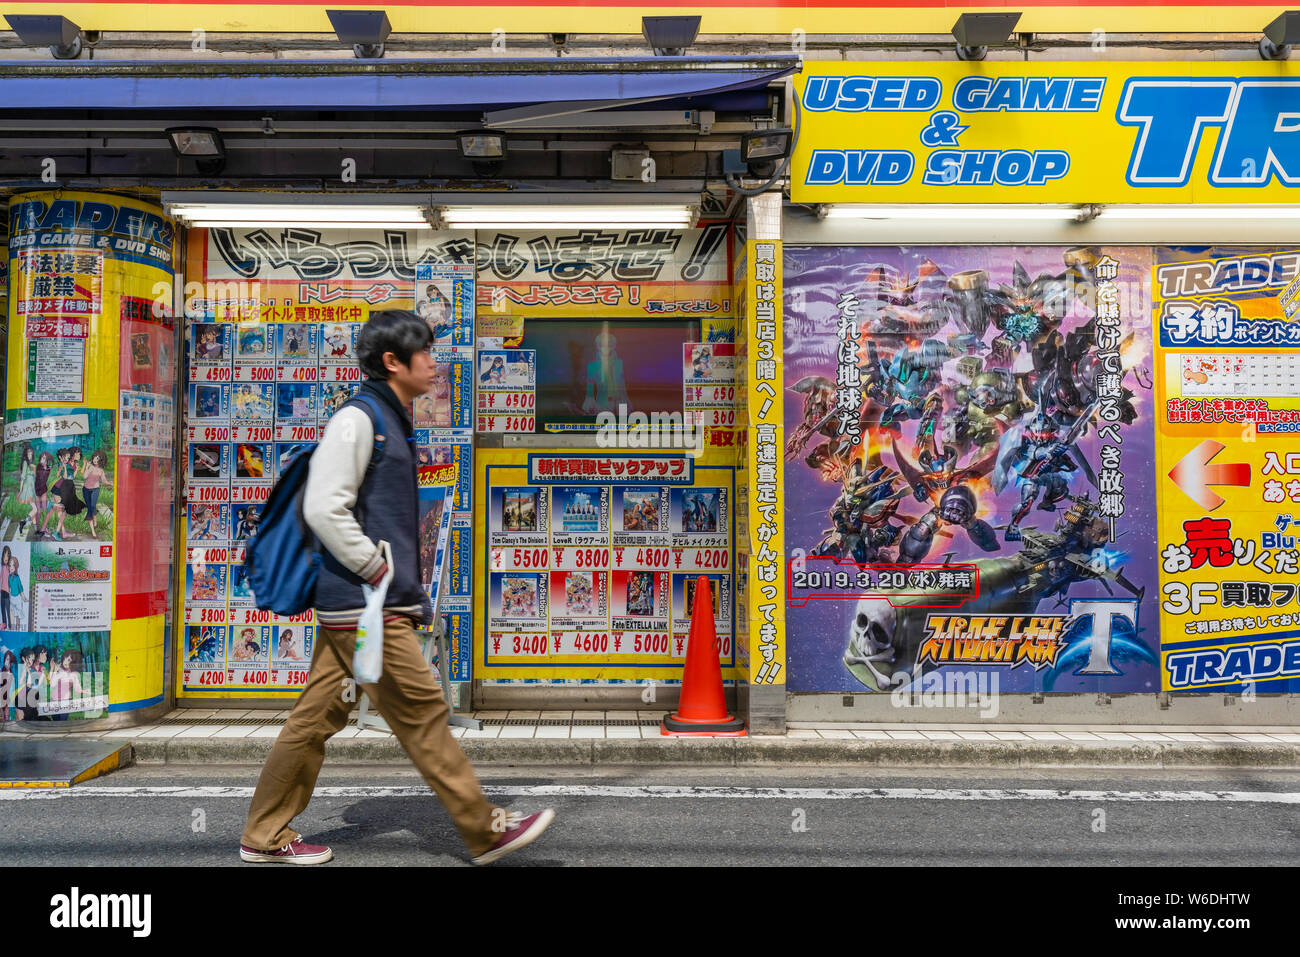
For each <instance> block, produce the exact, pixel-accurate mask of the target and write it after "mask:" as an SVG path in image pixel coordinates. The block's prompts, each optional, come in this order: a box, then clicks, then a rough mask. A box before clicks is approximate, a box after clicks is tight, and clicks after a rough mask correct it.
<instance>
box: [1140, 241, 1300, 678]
mask: <svg viewBox="0 0 1300 957" xmlns="http://www.w3.org/2000/svg"><path fill="white" fill-rule="evenodd" d="M1154 269H1155V275H1154V280H1155V281H1154V282H1153V283H1152V290H1153V297H1154V303H1153V308H1154V310H1155V313H1154V314H1155V317H1156V328H1157V330H1158V337H1157V343H1156V370H1155V371H1156V395H1157V398H1158V401H1157V409H1158V414H1157V418H1156V422H1157V442H1156V475H1157V480H1158V483H1159V484H1158V495H1159V505H1160V508H1159V513H1160V519H1159V529H1158V532H1159V543H1158V544H1159V556H1160V562H1161V573H1160V587H1161V614H1160V623H1161V629H1160V631H1161V671H1162V687H1163V689H1164V690H1166V691H1174V692H1178V691H1184V692H1186V691H1199V692H1207V691H1214V692H1225V691H1226V692H1229V693H1244V692H1245V691H1247V690H1250V689H1258V690H1259V691H1260V692H1262V693H1278V692H1295V691H1297V690H1300V551H1298V550H1297V535H1300V451H1298V449H1300V446H1298V445H1297V442H1296V436H1297V433H1300V323H1297V322H1296V321H1295V318H1296V299H1295V297H1296V292H1297V289H1298V288H1300V282H1298V281H1297V279H1296V276H1297V272H1298V270H1300V250H1275V249H1258V248H1250V249H1222V250H1220V249H1209V250H1195V251H1191V250H1180V249H1160V250H1157V258H1156V265H1155V267H1154Z"/></svg>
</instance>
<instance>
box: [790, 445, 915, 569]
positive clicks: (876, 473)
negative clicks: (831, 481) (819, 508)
mask: <svg viewBox="0 0 1300 957" xmlns="http://www.w3.org/2000/svg"><path fill="white" fill-rule="evenodd" d="M900 477H901V476H899V474H898V473H897V472H894V473H890V472H889V469H887V468H886V467H885V466H883V465H882V466H881V467H880V468H878V469H874V470H873V471H871V472H869V473H866V474H864V473H863V468H862V463H861V462H854V463H853V464H852V465H851V466H850V467H849V470H848V472H846V473H845V474H844V477H843V479H842V482H843V491H842V492H841V493H840V497H839V498H837V499H836V500H835V502H834V504H832V505H831V508H830V519H831V527H830V528H828V529H826V532H825V535H824V536H823V537H822V540H821V541H820V542H819V543H818V544H817V545H816V547H815V548H813V549H812V551H811V554H813V555H829V556H831V557H833V558H849V559H852V560H853V561H855V562H860V563H861V562H887V561H892V560H893V554H894V553H891V552H889V551H887V549H890V548H893V547H894V546H896V545H897V544H898V541H899V537H900V536H901V535H902V534H903V526H902V525H896V524H894V523H893V521H892V520H893V518H894V516H895V514H896V513H897V512H898V506H899V501H900V499H902V498H903V496H905V495H906V494H907V492H908V490H907V488H901V489H898V490H895V488H894V485H895V483H896V482H897V481H898V480H899V478H900Z"/></svg>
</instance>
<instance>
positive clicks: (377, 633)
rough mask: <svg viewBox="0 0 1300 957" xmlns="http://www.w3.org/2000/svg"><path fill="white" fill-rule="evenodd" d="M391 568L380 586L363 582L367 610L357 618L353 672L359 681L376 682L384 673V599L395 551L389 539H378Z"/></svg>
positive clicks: (390, 576) (386, 595)
mask: <svg viewBox="0 0 1300 957" xmlns="http://www.w3.org/2000/svg"><path fill="white" fill-rule="evenodd" d="M379 550H380V552H382V553H383V556H384V562H385V563H386V564H387V565H388V571H387V572H385V573H384V577H383V580H381V581H380V582H379V585H378V586H375V587H372V586H370V585H362V586H361V594H362V595H364V596H365V599H366V610H365V611H363V612H362V613H361V618H360V620H359V621H357V647H356V649H355V650H354V651H353V653H352V676H353V677H354V678H355V679H356V681H357V684H362V685H368V684H374V683H375V682H376V681H378V680H379V676H380V675H382V674H383V673H384V601H385V599H387V598H388V585H389V583H390V582H391V581H392V580H393V552H392V549H391V548H390V547H389V545H388V543H387V542H380V543H379Z"/></svg>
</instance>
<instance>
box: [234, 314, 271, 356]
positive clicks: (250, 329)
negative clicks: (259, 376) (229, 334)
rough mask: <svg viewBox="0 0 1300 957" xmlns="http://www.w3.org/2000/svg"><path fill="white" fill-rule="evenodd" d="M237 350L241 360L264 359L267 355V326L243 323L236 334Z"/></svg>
mask: <svg viewBox="0 0 1300 957" xmlns="http://www.w3.org/2000/svg"><path fill="white" fill-rule="evenodd" d="M235 349H236V352H237V354H238V355H239V356H240V357H241V358H249V357H253V358H262V357H265V356H266V355H267V352H268V351H269V350H268V349H267V342H266V324H265V323H261V322H249V323H242V324H241V325H240V326H239V327H238V330H237V331H236V333H235Z"/></svg>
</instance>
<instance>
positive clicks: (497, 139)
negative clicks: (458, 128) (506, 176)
mask: <svg viewBox="0 0 1300 957" xmlns="http://www.w3.org/2000/svg"><path fill="white" fill-rule="evenodd" d="M456 145H457V146H458V147H460V155H461V156H463V157H465V158H466V159H476V160H492V159H496V160H502V159H505V158H506V137H505V134H504V133H497V132H494V131H493V130H470V131H468V132H466V133H457V134H456Z"/></svg>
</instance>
